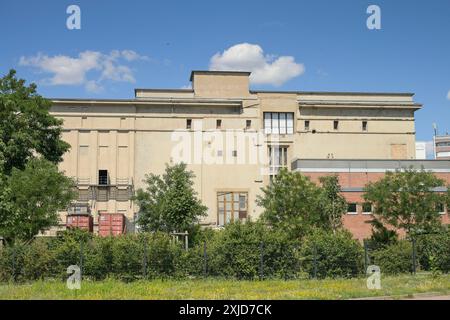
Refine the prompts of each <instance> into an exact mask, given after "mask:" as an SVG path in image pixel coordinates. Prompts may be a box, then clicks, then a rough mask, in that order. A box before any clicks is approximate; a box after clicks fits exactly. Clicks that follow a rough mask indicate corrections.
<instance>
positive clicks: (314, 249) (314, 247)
mask: <svg viewBox="0 0 450 320" xmlns="http://www.w3.org/2000/svg"><path fill="white" fill-rule="evenodd" d="M313 254H314V257H313V278H314V279H317V247H316V244H314V245H313Z"/></svg>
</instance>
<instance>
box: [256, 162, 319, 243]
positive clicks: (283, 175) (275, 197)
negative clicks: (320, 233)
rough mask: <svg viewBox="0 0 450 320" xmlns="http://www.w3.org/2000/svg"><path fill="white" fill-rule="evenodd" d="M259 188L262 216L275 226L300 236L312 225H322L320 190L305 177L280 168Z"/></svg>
mask: <svg viewBox="0 0 450 320" xmlns="http://www.w3.org/2000/svg"><path fill="white" fill-rule="evenodd" d="M261 190H262V193H263V194H262V195H260V196H258V198H257V200H256V202H257V204H258V205H260V206H261V207H263V208H264V212H263V214H262V219H264V220H265V221H266V222H268V223H269V224H270V225H272V226H274V227H275V228H282V229H283V230H285V232H287V233H288V234H290V235H291V236H293V237H301V236H303V235H305V234H306V233H308V232H309V230H310V229H311V227H313V226H319V225H321V220H322V217H321V216H320V214H319V210H320V205H319V202H320V201H319V199H320V196H321V190H320V188H319V187H318V186H317V185H316V184H315V183H313V182H312V181H310V179H309V178H308V177H306V176H304V175H302V174H300V173H299V172H289V171H288V170H287V169H281V170H280V171H279V173H278V175H277V176H275V178H274V179H273V182H272V183H271V184H270V185H268V186H266V187H264V188H262V189H261Z"/></svg>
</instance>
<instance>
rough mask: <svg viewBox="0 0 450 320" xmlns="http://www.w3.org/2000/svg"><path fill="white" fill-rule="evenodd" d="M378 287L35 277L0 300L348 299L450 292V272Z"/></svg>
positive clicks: (348, 282) (389, 280)
mask: <svg viewBox="0 0 450 320" xmlns="http://www.w3.org/2000/svg"><path fill="white" fill-rule="evenodd" d="M381 286H382V289H381V290H369V289H367V287H366V279H362V278H361V279H335V280H331V279H330V280H295V281H283V280H266V281H232V280H213V279H211V280H185V281H181V280H180V281H177V280H167V281H163V280H155V281H137V282H132V283H124V282H120V281H117V280H106V281H99V282H90V281H83V283H82V287H81V290H69V289H67V288H66V285H65V283H63V282H58V281H38V282H34V283H31V284H1V285H0V299H226V300H228V299H251V300H264V299H351V298H360V297H372V296H386V295H393V296H405V295H412V294H416V293H426V292H436V293H441V294H449V293H450V275H441V276H439V277H437V278H433V277H432V276H431V275H416V276H410V275H404V276H397V277H384V278H383V277H382V279H381Z"/></svg>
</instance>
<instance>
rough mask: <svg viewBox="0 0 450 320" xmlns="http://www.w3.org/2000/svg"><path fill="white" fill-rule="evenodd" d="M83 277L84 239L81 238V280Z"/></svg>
mask: <svg viewBox="0 0 450 320" xmlns="http://www.w3.org/2000/svg"><path fill="white" fill-rule="evenodd" d="M82 278H83V239H81V240H80V280H81V279H82Z"/></svg>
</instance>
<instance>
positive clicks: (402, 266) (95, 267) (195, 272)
mask: <svg viewBox="0 0 450 320" xmlns="http://www.w3.org/2000/svg"><path fill="white" fill-rule="evenodd" d="M190 244H191V245H190V248H189V250H188V251H185V250H184V248H183V243H182V242H175V241H174V239H173V238H172V237H171V236H170V235H168V234H164V233H153V234H148V233H142V234H129V235H123V236H119V237H106V238H102V237H98V236H93V235H92V234H88V233H85V232H82V231H79V230H70V231H66V232H63V233H62V234H61V235H59V236H58V237H56V238H38V239H35V240H34V241H33V242H32V243H30V244H23V243H16V244H15V245H14V246H13V247H12V246H6V247H4V248H3V249H1V250H0V281H3V282H5V281H12V280H15V281H22V282H24V281H33V280H37V279H46V278H52V279H60V280H63V281H65V280H66V279H67V277H68V275H67V267H68V266H70V265H78V266H80V267H81V268H82V275H83V278H84V279H92V280H101V279H105V278H107V277H112V278H117V279H121V280H124V281H133V280H137V279H142V278H147V279H151V278H199V277H204V276H208V277H209V276H212V277H221V278H233V279H251V280H253V279H259V278H264V279H267V278H278V279H295V278H300V277H305V276H309V277H317V278H327V277H355V276H359V275H364V274H365V272H364V249H363V247H362V245H361V243H360V242H358V241H357V240H354V239H352V235H351V234H350V233H349V232H348V231H337V232H335V233H333V232H329V231H321V230H315V231H313V232H312V233H311V234H309V235H307V236H305V237H304V238H302V239H292V238H289V237H288V236H287V235H286V234H285V233H284V232H283V230H273V229H271V228H270V227H268V226H266V225H264V224H263V223H261V222H251V221H248V222H246V223H240V222H237V223H230V224H228V225H227V226H226V227H225V228H224V230H221V231H212V230H206V231H203V230H196V231H195V236H194V237H193V238H192V239H190ZM205 244H206V252H205V250H204V249H205ZM369 254H370V257H371V261H370V262H371V264H377V265H379V266H380V268H381V272H382V273H384V274H398V273H408V272H411V270H412V259H411V257H412V246H411V242H410V241H405V240H402V241H399V242H398V243H396V244H393V245H389V246H384V247H381V248H380V249H378V250H375V251H373V250H370V252H369ZM205 257H206V260H205ZM417 262H418V263H417V266H418V268H419V267H421V268H422V269H423V270H430V271H435V270H441V271H444V272H448V270H449V269H450V236H449V233H441V234H437V235H432V236H427V237H425V236H424V237H421V238H420V239H418V240H417ZM205 268H206V269H205ZM205 271H206V273H205Z"/></svg>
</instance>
